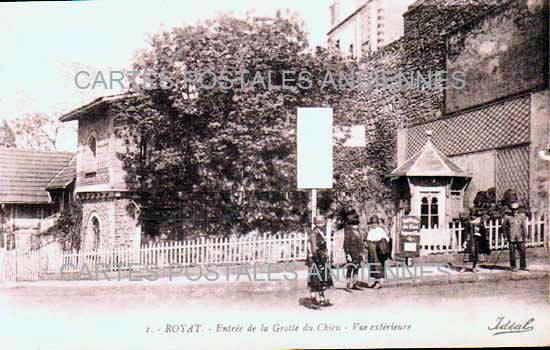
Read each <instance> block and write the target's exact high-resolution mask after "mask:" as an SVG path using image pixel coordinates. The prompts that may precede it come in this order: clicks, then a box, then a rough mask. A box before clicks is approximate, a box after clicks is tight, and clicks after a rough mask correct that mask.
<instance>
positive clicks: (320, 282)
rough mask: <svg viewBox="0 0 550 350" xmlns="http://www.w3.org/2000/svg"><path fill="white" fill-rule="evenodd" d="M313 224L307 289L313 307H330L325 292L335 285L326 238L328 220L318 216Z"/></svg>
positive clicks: (310, 236)
mask: <svg viewBox="0 0 550 350" xmlns="http://www.w3.org/2000/svg"><path fill="white" fill-rule="evenodd" d="M313 222H314V228H313V229H312V230H311V231H310V235H309V249H308V259H307V265H308V267H309V268H308V270H309V273H308V281H307V287H308V289H309V292H310V295H311V301H312V303H313V305H320V306H329V305H331V304H330V301H329V300H328V299H327V298H326V297H325V290H327V289H328V288H332V287H334V283H333V281H332V275H331V272H330V262H329V258H328V250H327V243H326V240H325V237H324V232H325V227H326V220H325V217H324V216H316V217H315V219H314V221H313ZM317 296H318V298H317Z"/></svg>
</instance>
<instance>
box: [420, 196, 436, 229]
mask: <svg viewBox="0 0 550 350" xmlns="http://www.w3.org/2000/svg"><path fill="white" fill-rule="evenodd" d="M420 226H421V227H423V228H436V227H439V203H438V201H437V198H435V197H430V196H426V197H422V201H421V203H420Z"/></svg>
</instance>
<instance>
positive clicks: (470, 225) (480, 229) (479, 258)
mask: <svg viewBox="0 0 550 350" xmlns="http://www.w3.org/2000/svg"><path fill="white" fill-rule="evenodd" d="M510 207H511V209H510V210H506V211H505V212H504V214H503V218H502V230H503V233H504V237H506V239H507V240H508V245H509V252H510V268H511V269H512V271H515V270H516V266H517V265H516V250H517V251H518V252H519V261H520V263H519V266H520V270H527V261H526V246H525V242H526V241H527V227H526V224H525V215H524V214H523V213H522V212H521V208H520V205H519V203H513V204H512V205H511V206H510ZM459 219H460V221H461V223H462V227H463V236H462V237H463V242H462V244H463V246H464V248H465V249H464V253H465V254H464V260H463V265H462V269H461V271H466V263H467V262H471V263H472V267H471V271H472V272H477V271H478V270H477V264H478V263H479V262H484V258H485V256H488V255H490V254H491V248H490V247H491V244H490V242H489V233H488V232H487V230H486V228H485V223H486V222H487V221H488V220H489V219H491V218H490V217H488V216H486V215H480V213H479V211H471V213H470V216H469V217H468V215H467V214H466V213H465V212H462V213H460V218H459Z"/></svg>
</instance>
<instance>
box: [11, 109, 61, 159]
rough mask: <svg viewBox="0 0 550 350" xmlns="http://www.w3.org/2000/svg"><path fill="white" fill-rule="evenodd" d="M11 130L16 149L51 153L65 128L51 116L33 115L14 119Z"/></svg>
mask: <svg viewBox="0 0 550 350" xmlns="http://www.w3.org/2000/svg"><path fill="white" fill-rule="evenodd" d="M12 128H13V132H14V133H15V139H16V144H17V147H18V148H23V149H34V150H42V151H53V150H55V149H56V143H57V141H58V138H59V135H60V132H61V131H62V130H63V129H64V128H66V126H65V125H63V123H61V122H60V121H59V120H58V119H57V117H55V116H53V115H49V114H44V113H34V114H27V115H24V116H22V117H20V118H17V119H15V120H14V121H13V123H12Z"/></svg>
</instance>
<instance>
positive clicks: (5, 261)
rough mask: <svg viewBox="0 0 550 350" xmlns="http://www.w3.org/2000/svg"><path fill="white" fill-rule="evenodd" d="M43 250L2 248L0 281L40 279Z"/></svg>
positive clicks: (0, 253)
mask: <svg viewBox="0 0 550 350" xmlns="http://www.w3.org/2000/svg"><path fill="white" fill-rule="evenodd" d="M40 262H41V252H40V251H38V250H15V249H14V250H6V249H4V248H0V282H2V281H4V282H36V281H38V280H39V279H40V271H41V266H40Z"/></svg>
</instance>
